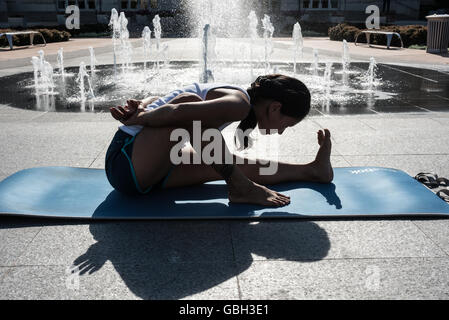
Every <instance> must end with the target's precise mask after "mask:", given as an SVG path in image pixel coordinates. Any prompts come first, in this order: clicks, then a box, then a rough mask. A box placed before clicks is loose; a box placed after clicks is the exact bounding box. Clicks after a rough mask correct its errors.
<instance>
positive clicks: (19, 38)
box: [0, 28, 70, 47]
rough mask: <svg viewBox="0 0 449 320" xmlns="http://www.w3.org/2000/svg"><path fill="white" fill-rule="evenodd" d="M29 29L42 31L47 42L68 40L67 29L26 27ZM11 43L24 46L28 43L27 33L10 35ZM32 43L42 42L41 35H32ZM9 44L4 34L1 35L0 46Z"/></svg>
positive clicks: (1, 31) (7, 30) (5, 30)
mask: <svg viewBox="0 0 449 320" xmlns="http://www.w3.org/2000/svg"><path fill="white" fill-rule="evenodd" d="M26 30H30V31H38V32H40V33H42V35H43V36H44V38H45V41H46V42H47V43H50V42H61V41H68V40H69V39H70V33H68V32H67V31H60V30H56V29H34V28H33V29H26ZM17 31H22V30H13V29H0V33H5V32H17ZM12 39H13V44H14V45H15V46H26V45H30V35H29V34H21V35H14V36H13V37H12ZM33 43H34V44H42V43H44V41H43V40H42V37H40V36H37V35H35V36H34V41H33ZM7 46H9V44H8V40H7V39H6V37H5V36H2V37H1V38H0V47H7Z"/></svg>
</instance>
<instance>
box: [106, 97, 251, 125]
mask: <svg viewBox="0 0 449 320" xmlns="http://www.w3.org/2000/svg"><path fill="white" fill-rule="evenodd" d="M131 106H133V105H131ZM250 108H251V106H250V104H249V103H248V101H247V100H246V99H244V98H243V97H241V96H240V95H238V94H235V95H233V94H230V95H227V96H224V97H221V98H218V99H214V100H206V101H198V102H181V103H176V104H170V103H168V104H165V105H162V106H160V107H158V108H155V109H152V110H145V109H144V107H143V106H141V105H139V106H138V107H137V111H135V110H132V109H130V110H129V111H127V109H126V108H121V109H119V110H120V111H121V113H118V110H111V113H112V115H113V116H114V118H116V119H117V120H120V121H121V122H122V123H123V124H124V125H142V126H148V127H183V128H188V127H191V126H192V122H193V121H195V120H196V121H198V120H199V121H201V125H202V126H203V127H214V126H216V125H217V123H218V122H221V123H223V122H231V121H239V120H242V119H244V118H245V117H246V115H247V114H248V112H249V109H250ZM126 113H129V114H130V115H129V117H126ZM124 119H126V120H124Z"/></svg>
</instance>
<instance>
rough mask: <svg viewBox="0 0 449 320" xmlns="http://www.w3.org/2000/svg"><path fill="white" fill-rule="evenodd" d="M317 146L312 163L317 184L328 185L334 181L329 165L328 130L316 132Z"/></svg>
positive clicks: (329, 140) (330, 144)
mask: <svg viewBox="0 0 449 320" xmlns="http://www.w3.org/2000/svg"><path fill="white" fill-rule="evenodd" d="M317 134H318V144H319V145H320V149H319V150H318V153H317V155H316V157H315V161H313V162H312V165H313V167H314V168H315V170H316V171H315V176H316V180H317V182H323V183H329V182H331V181H332V180H333V179H334V170H333V169H332V165H331V149H332V142H331V133H330V131H329V130H328V129H324V132H323V130H318V132H317Z"/></svg>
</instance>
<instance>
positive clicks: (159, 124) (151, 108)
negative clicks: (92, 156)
mask: <svg viewBox="0 0 449 320" xmlns="http://www.w3.org/2000/svg"><path fill="white" fill-rule="evenodd" d="M309 110H310V92H309V90H308V89H307V87H306V86H305V85H304V84H303V83H302V82H301V81H299V80H297V79H295V78H291V77H288V76H284V75H280V74H272V75H267V76H261V77H258V78H257V80H256V81H255V82H253V83H252V84H251V87H250V88H248V89H247V90H244V89H242V88H240V87H238V86H231V85H219V84H197V83H195V84H193V85H191V86H187V87H185V88H183V89H180V90H176V91H173V92H171V93H170V94H169V95H167V96H165V97H163V98H156V99H150V98H148V99H145V100H143V101H137V100H128V105H127V106H118V107H113V108H110V112H111V114H112V116H113V117H114V118H115V119H116V120H119V121H120V122H121V123H122V124H123V125H122V126H120V127H119V130H118V131H117V133H116V134H115V136H114V138H113V140H112V142H111V145H110V146H109V149H108V151H107V153H106V174H107V177H108V180H109V182H110V183H111V185H112V186H113V187H114V188H115V189H116V190H118V191H120V192H124V193H127V194H146V193H148V192H151V190H154V189H156V188H169V187H177V186H187V185H193V184H199V183H204V182H207V181H213V180H221V179H224V180H225V181H226V183H227V185H228V191H229V194H228V196H229V200H230V202H235V203H251V204H259V205H266V206H283V205H287V204H289V203H290V198H289V197H288V196H286V195H283V194H281V193H278V192H276V191H274V190H271V189H269V188H267V187H265V186H263V184H276V183H280V182H286V181H314V182H322V183H328V182H330V181H332V179H333V170H332V166H331V163H330V153H331V140H330V132H329V130H327V129H325V130H324V132H323V131H321V130H319V131H318V133H317V134H318V143H319V145H320V149H319V151H318V154H317V156H316V159H315V160H314V161H313V162H311V163H308V164H304V165H299V164H288V163H282V162H279V163H277V171H276V172H275V173H274V174H272V175H262V174H260V171H259V169H260V168H261V167H262V165H260V164H259V163H255V164H254V163H248V161H244V160H245V159H241V158H239V159H238V157H237V156H235V155H231V159H232V160H233V161H232V162H231V163H229V161H224V160H225V159H229V157H228V158H226V156H229V155H230V152H229V150H228V148H227V147H226V144H225V143H224V140H223V137H222V136H221V134H220V135H219V136H220V138H221V139H222V141H221V142H222V146H223V150H222V151H223V155H222V160H223V161H215V163H212V164H205V163H200V164H189V163H181V164H178V165H176V166H175V165H173V164H172V161H171V159H170V154H171V150H172V148H173V147H174V146H175V145H176V144H177V143H178V142H177V141H171V140H170V134H171V133H172V131H173V130H174V129H176V128H184V129H186V130H187V131H188V132H190V133H192V131H193V121H197V120H199V121H201V127H202V129H207V128H216V129H219V130H222V129H223V128H224V127H226V126H227V125H228V124H229V123H231V122H233V121H240V123H239V126H238V130H237V133H238V134H236V136H235V138H236V142H239V143H240V145H241V146H243V147H244V148H246V147H247V146H248V144H249V141H248V139H247V137H246V136H245V135H243V134H242V132H245V133H247V132H248V131H250V130H252V129H253V128H255V127H256V125H258V127H259V129H264V130H270V129H271V130H272V129H275V130H277V132H278V133H279V134H282V133H283V132H284V130H285V129H286V128H287V127H291V126H294V125H295V124H297V123H299V122H300V121H301V120H302V119H304V117H305V116H306V115H307V114H308V112H309ZM240 130H241V131H240ZM190 136H192V134H190ZM205 144H206V143H204V142H202V145H203V146H204V145H205ZM192 145H195V143H193V144H192ZM200 146H201V144H200ZM196 149H201V148H198V146H197V147H196ZM181 152H182V156H187V157H188V158H189V159H190V158H191V157H193V156H194V154H195V153H196V152H198V153H200V154H201V150H195V149H194V148H192V147H185V148H183V149H182V151H181Z"/></svg>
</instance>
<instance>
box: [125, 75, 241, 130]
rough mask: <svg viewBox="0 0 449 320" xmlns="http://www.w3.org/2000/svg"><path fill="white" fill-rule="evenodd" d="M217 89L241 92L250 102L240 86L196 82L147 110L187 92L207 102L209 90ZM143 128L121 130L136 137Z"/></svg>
mask: <svg viewBox="0 0 449 320" xmlns="http://www.w3.org/2000/svg"><path fill="white" fill-rule="evenodd" d="M216 88H229V89H237V90H240V91H242V92H243V93H245V94H246V96H247V97H248V100H250V97H249V95H248V92H247V91H246V90H245V89H243V88H242V87H240V86H236V85H230V84H222V83H196V82H195V83H193V84H191V85H188V86H186V87H184V88H181V89H178V90H175V91H172V92H170V93H169V94H167V95H166V96H164V97H161V98H159V99H158V100H156V101H154V102H153V103H152V104H149V105H148V106H146V108H145V110H151V109H155V108H157V107H160V106H162V105H164V104H167V103H168V102H169V101H170V100H172V99H173V98H174V97H176V96H177V95H179V94H181V93H185V92H190V93H194V94H196V95H198V96H200V98H201V99H203V100H205V99H206V95H207V92H208V91H209V90H212V89H216ZM230 123H231V122H227V123H225V124H223V125H222V126H220V128H218V129H219V130H220V131H221V130H223V129H224V128H226V127H227V126H228V125H229V124H230ZM142 128H143V126H139V125H134V126H125V125H121V126H119V129H120V130H123V131H124V132H126V133H128V134H130V135H132V136H135V135H136V134H137V133H138V132H139V131H140V130H142Z"/></svg>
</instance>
